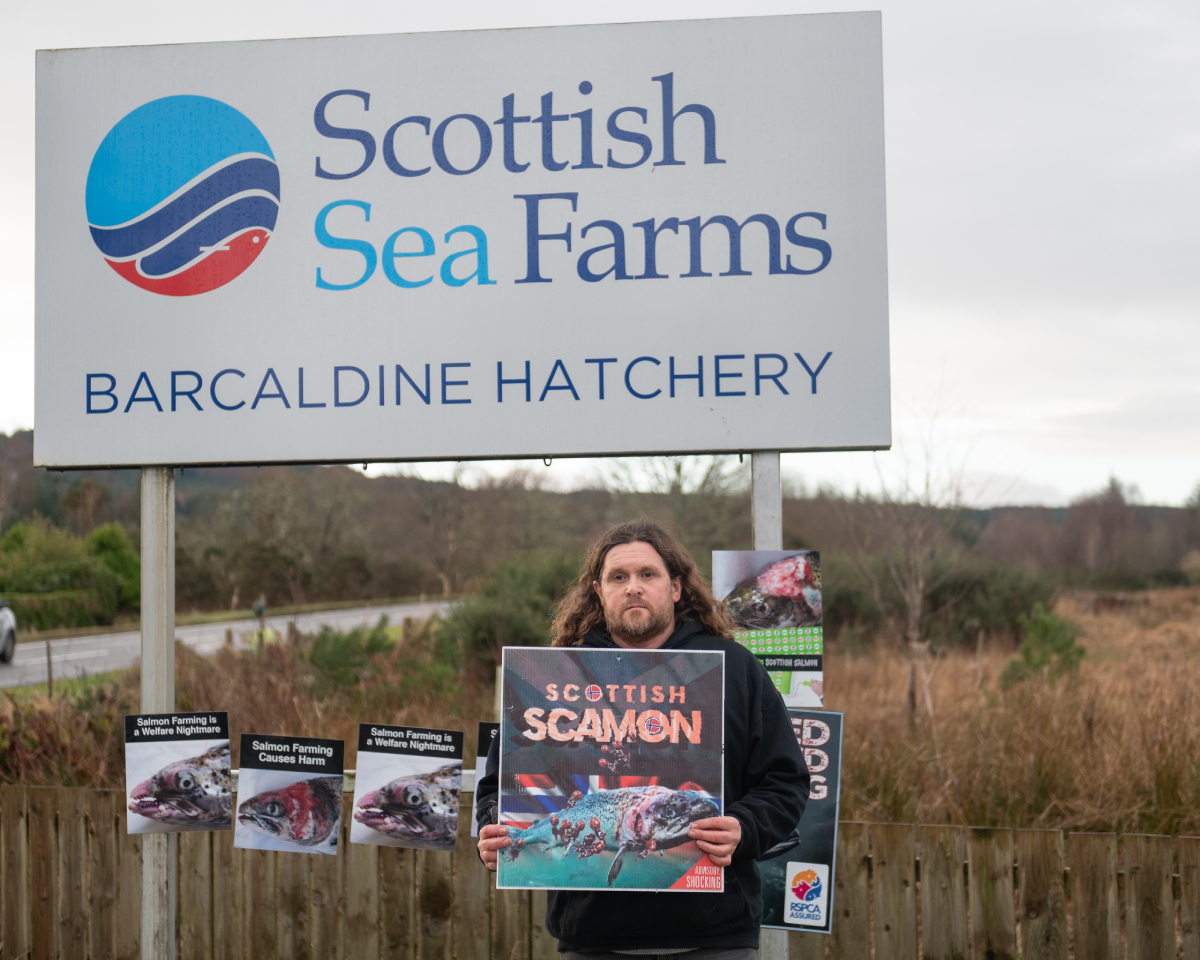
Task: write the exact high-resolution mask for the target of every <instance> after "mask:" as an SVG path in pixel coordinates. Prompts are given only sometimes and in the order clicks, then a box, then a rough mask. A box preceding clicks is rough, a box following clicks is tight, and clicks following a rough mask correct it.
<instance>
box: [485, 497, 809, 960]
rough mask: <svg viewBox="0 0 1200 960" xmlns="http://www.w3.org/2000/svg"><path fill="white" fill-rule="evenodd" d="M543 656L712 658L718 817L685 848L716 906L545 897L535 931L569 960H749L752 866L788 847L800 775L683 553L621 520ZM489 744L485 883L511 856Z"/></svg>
mask: <svg viewBox="0 0 1200 960" xmlns="http://www.w3.org/2000/svg"><path fill="white" fill-rule="evenodd" d="M550 635H551V642H552V643H553V645H554V646H556V647H569V646H584V647H601V648H604V647H609V648H612V647H625V648H628V649H634V650H657V649H659V648H662V649H668V650H722V651H724V652H725V785H724V786H725V797H724V799H725V809H724V815H723V816H720V817H711V818H709V819H707V820H698V821H696V823H694V824H693V825H692V829H691V831H690V832H689V834H688V836H689V837H691V838H692V839H693V840H695V841H696V845H697V846H698V847H699V848H700V849H701V850H703V851H704V852H705V853H707V854H708V855H709V857H711V859H712V861H713V863H714V864H716V865H717V866H719V867H724V868H726V869H725V889H724V892H723V893H720V894H713V893H672V894H670V895H669V896H662V897H660V896H653V895H648V894H646V893H637V892H628V891H608V890H605V891H579V890H575V891H552V892H551V893H550V895H549V897H548V902H547V909H546V929H547V930H549V931H550V933H552V934H553V935H554V936H555V937H557V938H558V941H559V943H558V949H559V952H560V953H562V954H563V955H564V956H565V957H567V958H569V960H574V958H579V960H583V958H587V960H608V958H611V960H618V958H620V957H624V956H628V955H631V954H633V955H640V956H659V957H662V956H667V957H679V958H681V960H751V958H753V957H755V956H756V953H757V950H758V932H759V924H760V922H761V920H762V910H763V907H762V895H761V882H760V879H759V874H758V867H757V865H756V863H755V860H756V859H757V858H758V857H760V856H761V855H762V854H763V853H765V852H766V851H768V850H770V849H771V848H772V847H773V846H775V845H776V844H778V843H781V842H782V841H784V840H785V839H786V838H788V837H789V836H790V835H791V833H792V830H793V829H794V828H795V826H796V824H797V823H798V822H799V821H800V815H801V814H802V813H803V812H804V804H805V801H806V800H807V798H808V785H809V779H808V768H807V766H806V765H805V763H804V757H803V756H802V754H801V752H800V748H799V746H798V745H797V743H796V738H795V735H794V734H793V733H792V726H791V723H790V721H789V719H788V715H787V709H786V708H785V707H784V705H783V700H782V698H781V697H780V696H779V693H778V691H776V689H775V687H774V685H773V684H772V683H771V679H770V677H768V676H767V672H766V671H765V670H764V669H763V667H762V666H761V664H759V662H758V661H757V660H756V659H755V658H754V657H753V656H752V655H751V654H750V653H749V652H747V651H746V649H745V648H744V647H742V646H741V645H740V644H738V643H735V642H734V641H733V639H732V636H733V622H732V621H731V620H730V619H729V617H728V616H727V615H726V613H725V611H724V610H723V609H722V607H721V605H720V604H719V603H718V602H717V601H716V600H715V599H714V598H713V595H712V590H711V588H710V587H709V585H708V583H707V582H705V580H704V578H703V577H702V576H701V575H700V573H699V571H698V570H697V569H696V564H695V562H694V561H693V560H692V558H691V556H689V555H688V552H687V550H685V549H684V547H683V545H682V544H681V543H680V542H679V540H678V539H677V538H676V537H675V536H674V535H672V534H671V532H670V531H669V530H667V528H666V527H664V526H663V525H662V524H660V523H656V522H655V521H653V520H646V519H641V520H630V521H627V522H625V523H620V524H617V525H616V526H615V527H612V528H611V529H609V530H607V531H606V532H605V533H604V534H602V535H601V536H600V537H599V539H597V540H596V542H595V543H594V544H593V545H592V548H591V550H590V551H589V552H588V556H587V558H586V560H585V561H584V564H583V569H582V570H581V572H580V575H579V581H578V582H577V583H576V584H575V586H574V588H573V589H572V590H571V592H570V593H569V594H568V595H567V596H566V597H565V598H564V599H563V601H562V603H561V604H559V607H558V610H557V612H556V614H555V617H554V623H553V625H552V626H551V628H550ZM498 768H499V738H497V739H496V740H493V741H492V748H491V752H490V754H489V756H488V761H487V772H486V775H485V776H484V777H483V778H482V779H481V780H480V781H479V784H478V787H477V789H478V791H479V798H478V799H479V824H480V831H479V856H480V858H481V859H482V860H483V862H484V864H485V865H486V866H487V868H488V869H489V870H495V869H496V859H497V856H498V855H499V852H500V851H501V850H502V849H504V848H505V847H507V846H509V845H511V843H512V840H510V839H509V838H508V837H507V836H506V834H507V833H508V828H507V827H504V826H500V825H498V824H497V823H496V797H497V793H498V792H499V777H498Z"/></svg>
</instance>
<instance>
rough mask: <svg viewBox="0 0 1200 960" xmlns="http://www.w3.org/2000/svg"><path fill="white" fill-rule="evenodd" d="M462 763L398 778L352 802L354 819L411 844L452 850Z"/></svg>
mask: <svg viewBox="0 0 1200 960" xmlns="http://www.w3.org/2000/svg"><path fill="white" fill-rule="evenodd" d="M461 788H462V764H461V763H455V764H451V765H448V766H445V767H439V768H438V769H437V770H434V771H432V772H430V773H424V774H420V775H418V776H409V777H397V778H396V779H395V780H393V781H392V782H391V783H386V784H384V785H383V786H382V787H380V788H379V789H378V790H372V791H371V792H370V793H368V794H366V795H364V796H363V797H362V799H360V800H358V801H357V802H356V803H355V804H354V819H355V820H357V821H358V822H359V823H362V824H365V825H366V826H368V827H370V828H371V829H372V830H376V831H378V832H379V833H381V834H383V835H384V836H385V837H392V838H393V839H396V840H404V841H407V844H408V845H410V846H413V847H418V848H421V849H429V850H453V849H454V843H455V838H456V836H457V833H458V803H459V791H460V790H461Z"/></svg>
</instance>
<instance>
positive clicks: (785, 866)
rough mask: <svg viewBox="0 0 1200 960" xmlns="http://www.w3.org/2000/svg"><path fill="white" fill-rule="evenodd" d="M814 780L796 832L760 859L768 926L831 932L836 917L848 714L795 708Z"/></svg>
mask: <svg viewBox="0 0 1200 960" xmlns="http://www.w3.org/2000/svg"><path fill="white" fill-rule="evenodd" d="M788 716H789V717H791V720H792V729H793V730H795V732H796V739H797V740H798V741H799V742H800V748H801V749H802V750H803V751H804V760H805V762H806V763H807V764H808V772H809V775H810V776H811V777H812V783H811V785H810V787H809V794H808V804H807V805H806V806H805V808H804V816H803V817H801V818H800V824H799V826H797V828H796V832H795V833H794V834H793V836H792V837H791V838H790V840H789V841H787V842H786V843H784V844H780V852H779V853H777V854H776V855H775V856H773V857H768V858H766V859H763V860H760V861H759V864H758V870H759V873H760V874H761V876H762V897H763V921H762V925H763V926H764V927H777V928H779V929H783V930H797V929H801V930H812V931H815V932H817V933H828V932H829V930H830V924H831V922H832V914H833V884H834V851H835V850H836V847H837V824H838V799H839V794H840V792H841V790H840V787H841V779H842V714H840V713H835V712H832V711H828V710H799V709H789V710H788Z"/></svg>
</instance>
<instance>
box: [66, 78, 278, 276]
mask: <svg viewBox="0 0 1200 960" xmlns="http://www.w3.org/2000/svg"><path fill="white" fill-rule="evenodd" d="M86 201H87V222H88V228H89V230H90V231H91V234H92V239H93V240H94V241H95V243H96V246H97V247H99V249H100V253H101V254H102V255H103V256H104V259H105V260H106V261H107V262H108V265H109V266H110V267H112V268H113V270H115V271H116V272H117V273H118V274H120V276H122V277H123V278H124V279H126V280H128V281H129V282H130V283H132V284H133V285H134V286H137V287H141V288H142V289H143V290H149V291H151V292H152V293H158V294H163V295H165V296H170V297H190V296H194V295H196V294H199V293H207V292H208V291H209V290H215V289H216V288H217V287H221V286H224V285H225V284H227V283H229V281H231V280H233V279H234V278H235V277H237V276H239V275H240V274H241V273H242V272H243V271H245V270H246V269H247V268H248V267H249V266H250V264H252V263H253V262H254V261H255V260H256V259H257V258H258V255H259V254H260V253H262V251H263V249H264V248H265V247H266V245H267V241H268V240H269V239H270V238H271V233H272V231H273V230H274V229H275V219H276V217H277V216H278V214H279V167H278V165H277V164H276V163H275V155H274V154H273V153H272V152H271V147H270V145H269V144H268V143H267V141H266V138H265V137H264V136H263V135H262V133H260V132H259V130H258V128H257V127H256V126H255V125H254V124H253V123H252V122H251V121H250V120H249V119H248V118H247V117H246V116H244V115H243V114H241V113H239V112H238V111H237V110H235V109H234V108H233V107H231V106H229V105H228V104H226V103H222V102H221V101H220V100H213V99H210V98H208V97H196V96H175V97H163V98H162V99H159V100H152V101H150V102H149V103H146V104H143V105H142V106H140V107H138V108H137V109H136V110H134V111H133V112H132V113H129V114H128V115H126V116H125V117H124V118H122V119H121V121H120V122H118V123H117V125H116V126H114V127H113V128H112V129H111V130H110V131H109V132H108V135H107V136H106V137H105V138H104V140H103V141H102V142H101V144H100V146H99V148H98V149H97V150H96V155H95V156H94V157H93V158H92V165H91V168H90V169H89V170H88V178H87V192H86Z"/></svg>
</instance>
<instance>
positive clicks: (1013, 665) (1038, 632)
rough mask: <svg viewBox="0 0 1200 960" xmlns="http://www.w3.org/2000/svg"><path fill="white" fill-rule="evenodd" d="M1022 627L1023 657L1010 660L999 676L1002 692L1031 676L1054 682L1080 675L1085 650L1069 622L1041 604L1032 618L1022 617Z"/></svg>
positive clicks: (1036, 607)
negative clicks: (1023, 635)
mask: <svg viewBox="0 0 1200 960" xmlns="http://www.w3.org/2000/svg"><path fill="white" fill-rule="evenodd" d="M1021 626H1022V627H1023V628H1024V630H1025V639H1024V640H1022V641H1021V651H1020V654H1021V655H1020V656H1019V657H1014V658H1013V659H1012V660H1010V661H1009V662H1008V665H1007V666H1006V667H1005V668H1004V672H1003V673H1002V674H1001V675H1000V686H1001V687H1002V688H1003V689H1005V690H1007V689H1009V688H1010V687H1012V686H1014V685H1015V684H1018V683H1021V682H1022V681H1024V680H1028V679H1030V678H1031V677H1036V676H1041V677H1043V678H1044V679H1045V680H1046V681H1047V682H1048V683H1055V682H1056V681H1057V680H1058V679H1059V678H1060V677H1062V676H1064V675H1065V674H1068V673H1078V672H1079V663H1080V661H1081V660H1083V655H1084V653H1085V652H1086V651H1085V650H1084V649H1083V647H1081V646H1079V644H1078V643H1076V642H1075V641H1076V639H1077V637H1078V635H1077V634H1076V632H1075V628H1074V627H1072V626H1071V625H1070V624H1069V623H1067V621H1066V620H1064V619H1063V618H1062V617H1060V616H1058V615H1057V614H1053V613H1050V612H1048V611H1047V610H1046V608H1045V607H1043V606H1042V605H1041V604H1040V603H1039V604H1037V605H1036V606H1035V607H1034V608H1033V616H1031V617H1025V616H1022V617H1021Z"/></svg>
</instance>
